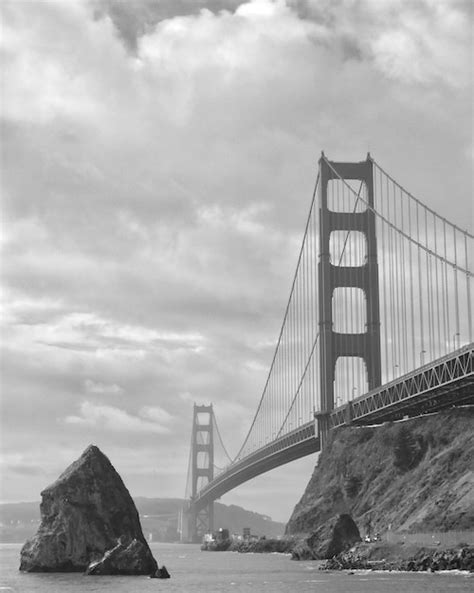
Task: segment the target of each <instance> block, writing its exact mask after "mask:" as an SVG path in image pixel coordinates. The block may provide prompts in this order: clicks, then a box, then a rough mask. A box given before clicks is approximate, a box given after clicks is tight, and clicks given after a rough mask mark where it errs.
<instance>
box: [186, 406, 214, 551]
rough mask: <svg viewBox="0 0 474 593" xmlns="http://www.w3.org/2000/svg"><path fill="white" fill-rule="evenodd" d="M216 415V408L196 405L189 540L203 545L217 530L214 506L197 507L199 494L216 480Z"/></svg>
mask: <svg viewBox="0 0 474 593" xmlns="http://www.w3.org/2000/svg"><path fill="white" fill-rule="evenodd" d="M213 426H214V412H213V410H212V404H211V405H209V406H198V405H196V404H194V414H193V429H192V441H191V505H190V509H189V513H188V520H189V527H188V537H189V538H190V539H191V541H193V542H200V541H201V540H202V536H203V535H204V534H205V533H208V532H212V531H213V530H214V503H213V502H212V501H211V502H209V503H208V504H207V505H205V506H204V507H201V508H197V507H196V506H195V505H194V504H193V500H194V498H195V497H196V494H197V493H198V492H199V490H201V488H203V486H205V485H206V484H207V483H208V482H210V481H211V480H212V479H213V477H214V433H213Z"/></svg>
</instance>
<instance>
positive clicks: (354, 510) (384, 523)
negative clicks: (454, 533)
mask: <svg viewBox="0 0 474 593" xmlns="http://www.w3.org/2000/svg"><path fill="white" fill-rule="evenodd" d="M473 452H474V409H473V408H472V407H471V408H467V407H466V408H460V409H452V410H448V411H445V412H440V413H438V414H433V415H430V416H424V417H420V418H415V419H412V420H406V421H403V422H397V423H387V424H384V425H383V426H379V427H361V428H356V427H354V428H348V427H344V428H341V429H339V430H338V431H336V432H335V433H334V434H333V435H332V438H331V441H330V444H329V446H328V447H327V449H326V450H325V451H323V452H322V453H321V455H320V457H319V461H318V465H317V467H316V468H315V470H314V473H313V475H312V477H311V479H310V481H309V483H308V486H307V488H306V491H305V493H304V494H303V496H302V498H301V500H300V502H299V503H298V504H297V505H296V507H295V509H294V511H293V514H292V516H291V518H290V521H289V523H288V525H287V527H286V533H287V534H297V533H310V532H312V531H314V530H315V529H316V528H317V527H318V526H320V525H321V524H323V523H324V522H325V521H326V520H327V519H329V518H330V517H332V516H334V515H335V514H338V513H349V514H351V515H352V517H353V518H354V520H355V521H356V523H357V525H358V526H359V529H360V530H361V533H365V532H366V530H367V528H369V527H370V529H371V531H372V533H374V532H376V531H378V532H380V533H383V532H385V531H387V530H388V529H392V530H403V531H408V532H417V531H447V530H467V529H471V530H472V529H474V453H473Z"/></svg>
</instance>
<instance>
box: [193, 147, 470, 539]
mask: <svg viewBox="0 0 474 593" xmlns="http://www.w3.org/2000/svg"><path fill="white" fill-rule="evenodd" d="M473 239H474V237H473V235H472V234H470V233H469V232H468V231H467V230H463V229H461V228H459V227H458V226H457V225H455V224H453V223H451V222H450V221H448V220H447V219H446V218H444V217H442V216H440V215H438V214H437V213H436V212H435V211H433V210H432V209H431V208H429V207H428V206H426V205H425V204H423V203H422V202H421V201H420V200H419V199H417V198H416V197H414V196H413V195H412V194H411V193H410V192H408V191H407V190H406V189H405V188H404V187H403V186H402V185H400V184H399V183H398V182H397V181H396V180H395V179H394V178H393V177H391V176H390V175H389V174H388V173H387V172H386V171H385V170H384V169H383V168H382V167H381V166H380V165H379V164H378V163H377V162H376V161H375V160H374V159H373V158H372V157H371V156H370V155H367V158H366V160H365V161H361V162H354V163H348V162H334V161H330V160H328V159H327V158H326V156H325V155H324V153H322V155H321V158H320V159H319V171H318V175H317V179H316V183H315V187H314V191H313V195H312V200H311V205H310V209H309V214H308V217H307V221H306V226H305V230H304V234H303V240H302V244H301V249H300V252H299V256H298V261H297V265H296V271H295V274H294V278H293V282H292V286H291V291H290V295H289V298H288V302H287V305H286V309H285V312H284V316H283V322H282V325H281V329H280V333H279V335H278V339H277V343H276V348H275V352H274V355H273V359H272V362H271V365H270V369H269V373H268V377H267V379H266V382H265V385H264V388H263V392H262V394H261V397H260V400H259V402H258V405H257V409H256V412H255V416H254V418H253V420H252V422H251V425H250V428H249V431H248V433H247V436H246V437H245V440H244V442H243V444H242V446H241V447H240V449H239V451H238V453H237V454H236V455H235V457H233V458H231V457H230V456H229V455H228V453H227V451H226V449H225V446H224V444H223V442H222V438H221V434H220V432H219V428H218V425H217V422H216V418H215V414H214V409H213V406H212V405H202V406H200V405H195V406H194V413H193V424H192V437H191V452H190V459H189V467H188V480H187V487H186V492H187V495H186V498H187V505H186V509H185V517H186V520H185V521H184V522H183V531H182V538H183V539H184V540H189V541H199V540H200V538H201V537H202V535H203V533H205V532H207V531H212V530H213V501H214V500H215V499H217V498H219V497H220V496H222V495H223V494H224V493H226V492H228V491H229V490H231V489H233V488H235V487H236V486H238V485H240V484H242V483H243V482H245V481H247V480H249V479H251V478H253V477H255V476H257V475H259V474H262V473H264V472H266V471H269V470H270V469H273V468H275V467H278V466H280V465H283V464H285V463H288V462H290V461H292V460H295V459H298V458H300V457H303V456H305V455H309V454H310V453H313V452H316V451H319V450H321V449H322V448H324V446H325V443H326V441H327V438H328V435H329V432H330V431H331V430H333V429H335V428H337V427H338V426H342V425H351V424H353V425H363V424H373V423H382V422H385V421H388V420H397V419H400V418H403V417H405V416H416V415H419V414H423V413H429V412H434V411H437V410H440V409H443V408H446V407H449V406H453V405H456V406H459V405H469V404H473V403H474V389H473V383H474V380H473V366H474V363H473V341H472V297H471V286H470V282H471V278H472V275H473V272H472V257H473ZM216 447H219V448H220V450H222V451H223V452H224V453H225V456H226V459H227V463H226V464H225V466H224V467H220V468H217V467H216V465H215V451H216Z"/></svg>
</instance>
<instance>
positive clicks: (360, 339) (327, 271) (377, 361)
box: [316, 153, 381, 449]
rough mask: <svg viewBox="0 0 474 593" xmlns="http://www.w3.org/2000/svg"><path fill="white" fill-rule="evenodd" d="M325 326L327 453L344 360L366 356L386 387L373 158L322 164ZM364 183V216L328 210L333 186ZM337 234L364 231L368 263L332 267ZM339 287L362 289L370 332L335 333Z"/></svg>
mask: <svg viewBox="0 0 474 593" xmlns="http://www.w3.org/2000/svg"><path fill="white" fill-rule="evenodd" d="M319 175H320V194H319V201H320V204H319V208H320V210H319V212H320V218H319V219H320V229H319V257H320V259H319V264H318V288H319V325H320V368H321V410H320V411H319V412H317V414H316V417H317V422H318V431H319V436H320V442H321V448H322V449H323V448H324V446H325V444H326V442H327V437H328V433H329V414H330V412H331V411H332V410H333V409H334V380H335V372H336V362H337V359H338V358H339V357H340V356H344V357H361V358H362V359H363V360H364V362H365V369H366V373H367V384H368V388H369V390H370V389H373V388H375V387H378V386H379V385H380V384H381V354H380V310H379V282H378V263H377V242H376V235H375V214H374V212H373V211H372V210H371V209H370V207H373V206H374V183H373V162H372V159H371V158H370V155H367V159H366V160H365V161H362V162H360V163H339V162H332V161H327V160H326V158H325V157H324V153H323V155H322V156H321V158H320V160H319ZM337 179H343V180H359V181H361V182H362V183H363V184H365V186H366V194H365V195H366V198H364V199H366V200H367V203H368V205H369V207H368V208H366V209H365V210H364V211H363V212H360V211H357V212H356V211H355V209H354V211H353V212H345V211H344V212H339V211H338V212H335V211H333V210H330V209H329V206H328V184H329V183H330V182H331V181H332V180H337ZM334 231H348V232H349V231H358V232H361V233H363V234H364V235H365V239H366V254H367V257H366V260H365V263H364V264H363V265H361V266H357V267H353V266H337V265H334V264H333V263H332V262H331V255H330V237H331V233H332V232H334ZM338 287H351V288H360V289H361V290H362V291H363V292H364V294H365V302H366V306H367V310H366V315H367V317H366V319H367V324H366V331H365V333H339V332H335V331H334V330H333V295H334V290H335V289H336V288H338Z"/></svg>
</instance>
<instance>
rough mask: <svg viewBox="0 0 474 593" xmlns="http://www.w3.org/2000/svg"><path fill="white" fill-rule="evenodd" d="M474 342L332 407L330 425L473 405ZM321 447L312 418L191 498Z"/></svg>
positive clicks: (214, 493) (208, 497) (212, 494)
mask: <svg viewBox="0 0 474 593" xmlns="http://www.w3.org/2000/svg"><path fill="white" fill-rule="evenodd" d="M473 347H474V344H472V343H471V344H469V345H468V346H465V347H463V348H461V349H459V350H457V351H456V352H454V353H452V354H450V355H448V356H445V357H443V358H440V359H438V360H435V361H433V362H432V363H430V364H427V365H425V366H423V367H421V368H419V369H416V370H415V371H412V372H411V373H408V374H406V375H403V376H402V377H400V378H399V379H397V380H396V381H392V382H390V383H387V384H385V385H382V386H381V387H379V388H377V389H374V390H372V391H370V392H368V393H366V394H364V395H362V396H360V397H358V398H357V399H354V400H353V401H352V402H349V403H348V404H344V405H343V406H340V407H338V408H336V409H334V410H333V412H332V413H331V416H330V425H331V428H332V429H335V428H337V427H339V426H343V425H351V424H353V425H365V424H377V423H383V422H386V421H389V420H397V419H400V418H402V417H404V416H417V415H419V414H423V413H428V412H434V411H438V410H441V409H444V408H447V407H450V406H453V405H467V404H470V405H472V404H474V348H473ZM319 450H320V441H319V436H318V435H317V430H316V423H315V422H308V423H306V424H304V425H302V426H300V427H299V428H297V429H295V430H293V431H292V432H290V433H288V434H286V435H284V436H282V437H279V438H278V439H275V440H274V441H272V442H271V443H268V444H267V445H265V446H264V447H261V448H260V449H258V450H257V451H254V452H253V453H251V454H250V455H247V456H246V457H245V458H243V459H241V460H238V461H237V462H235V463H233V464H231V465H230V466H228V467H227V468H226V469H225V470H224V471H223V472H222V473H221V474H220V475H218V476H217V477H216V478H215V479H214V480H212V481H211V482H209V484H207V485H206V486H205V487H204V488H203V489H202V490H201V491H200V492H199V493H198V495H197V496H196V497H195V498H194V499H193V500H192V501H191V502H192V504H193V505H194V506H195V508H197V509H199V508H202V507H204V506H205V505H207V504H208V503H209V502H211V501H212V500H215V499H216V498H219V497H220V496H222V495H223V494H225V493H226V492H228V491H229V490H232V489H233V488H235V487H236V486H239V485H240V484H242V483H244V482H246V481H247V480H250V479H251V478H254V477H255V476H258V475H260V474H263V473H265V472H267V471H269V470H271V469H274V468H276V467H278V466H280V465H284V464H285V463H288V462H290V461H293V460H295V459H299V458H300V457H304V456H306V455H309V454H311V453H314V452H316V451H319Z"/></svg>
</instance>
